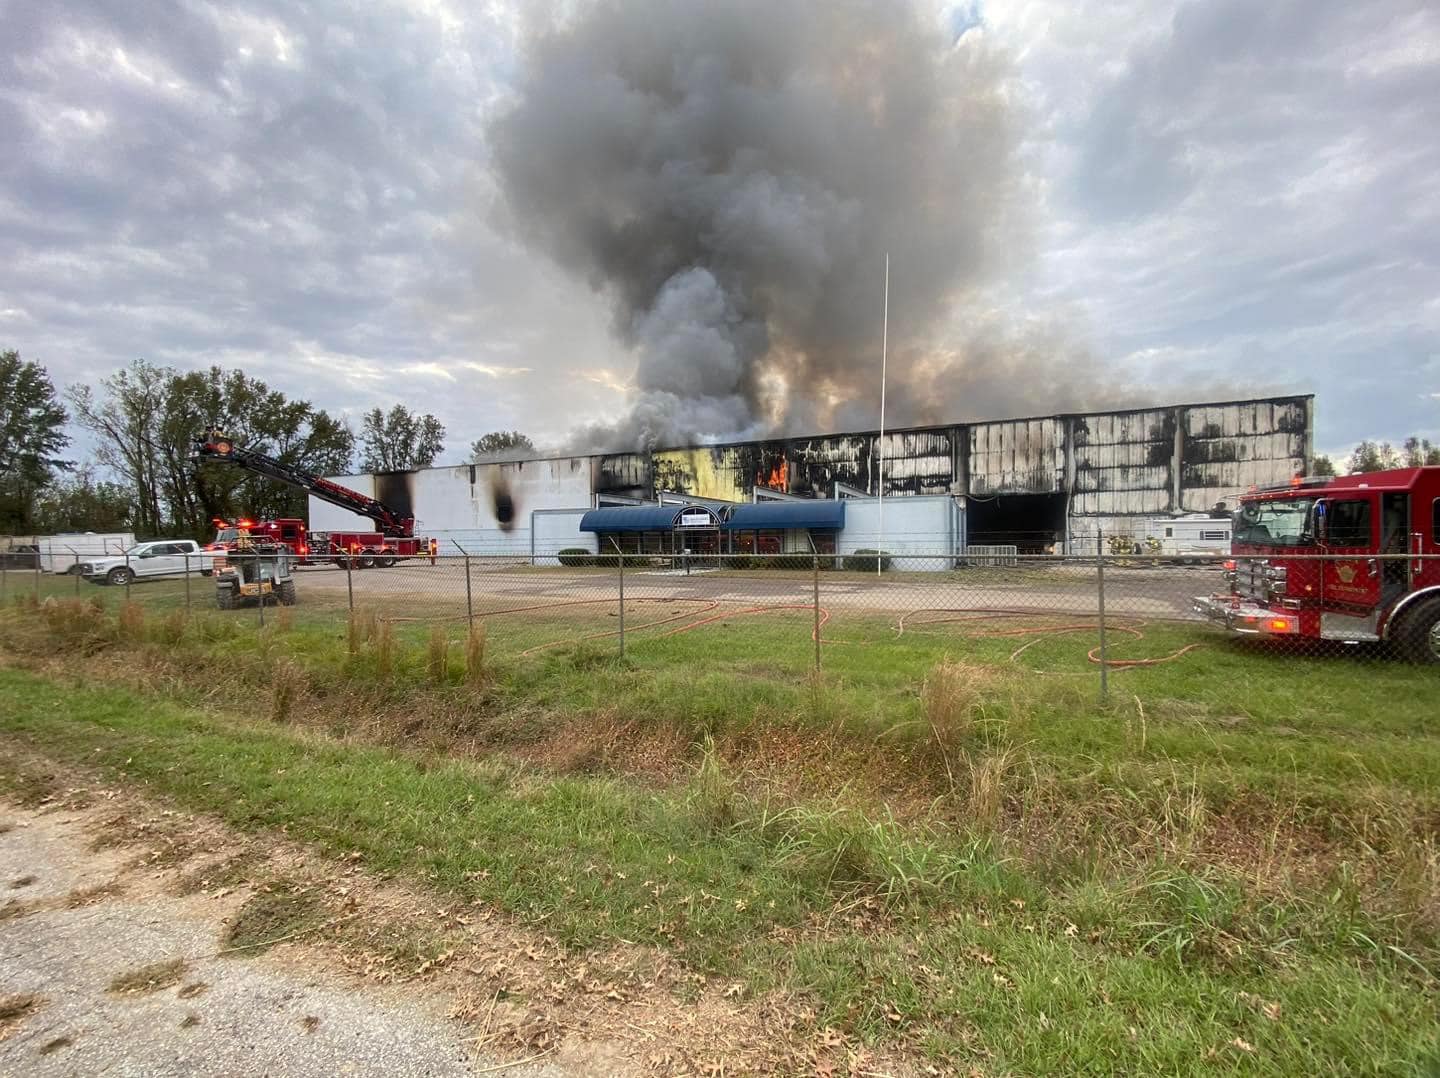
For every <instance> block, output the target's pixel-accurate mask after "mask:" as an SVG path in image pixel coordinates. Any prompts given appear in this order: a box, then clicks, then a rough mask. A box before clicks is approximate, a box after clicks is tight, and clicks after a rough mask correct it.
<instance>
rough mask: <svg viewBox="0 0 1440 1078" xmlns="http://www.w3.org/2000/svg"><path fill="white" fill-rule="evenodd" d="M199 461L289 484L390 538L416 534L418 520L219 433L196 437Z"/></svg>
mask: <svg viewBox="0 0 1440 1078" xmlns="http://www.w3.org/2000/svg"><path fill="white" fill-rule="evenodd" d="M195 460H196V461H201V462H203V461H220V462H222V463H225V464H233V465H235V466H236V467H238V468H244V469H246V470H247V471H251V472H255V473H256V474H258V475H263V476H266V477H268V478H270V479H275V480H278V481H279V482H281V483H289V484H290V485H291V486H292V487H299V488H300V489H301V490H303V491H305V492H306V493H308V494H311V495H313V496H314V497H316V498H319V499H320V500H321V501H325V502H329V503H330V504H331V505H337V506H339V507H340V508H341V509H348V510H349V511H350V512H352V513H358V514H359V515H360V516H362V517H369V518H370V519H371V520H373V521H374V522H375V523H376V525H377V527H378V529H379V530H380V531H381V532H382V533H383V534H384V535H385V536H387V537H389V538H396V539H409V538H413V537H414V535H415V518H414V517H407V516H402V515H401V514H399V513H397V512H396V511H395V510H393V509H391V508H390V507H389V506H388V505H386V504H385V503H384V502H380V501H376V500H375V499H374V498H371V497H367V496H366V495H364V494H361V493H360V492H359V491H358V490H351V489H350V488H349V487H342V486H341V485H340V484H339V483H332V482H331V481H330V480H328V479H326V478H325V477H324V476H322V475H316V474H315V473H314V472H307V471H306V470H305V469H304V468H297V467H296V466H295V465H293V464H286V463H284V462H283V461H280V460H277V459H276V458H274V457H272V456H269V455H268V454H265V453H261V452H258V451H257V450H254V449H246V448H245V447H244V446H242V445H236V444H235V442H234V440H233V439H231V438H229V437H227V436H226V435H225V434H222V433H221V432H220V431H218V430H212V431H207V432H206V433H204V434H201V435H198V436H197V437H196V438H195Z"/></svg>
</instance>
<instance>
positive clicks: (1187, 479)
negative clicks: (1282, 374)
mask: <svg viewBox="0 0 1440 1078" xmlns="http://www.w3.org/2000/svg"><path fill="white" fill-rule="evenodd" d="M1310 410H1311V401H1310V400H1309V399H1308V398H1304V397H1297V398H1292V399H1281V400H1268V401H1242V402H1240V403H1237V404H1225V405H1207V406H1201V407H1189V408H1182V409H1180V411H1181V413H1182V414H1183V427H1182V429H1183V431H1184V448H1183V451H1182V454H1181V465H1180V506H1181V509H1182V510H1184V511H1186V512H1206V511H1209V510H1211V509H1212V508H1213V507H1214V506H1215V505H1217V504H1218V503H1220V502H1224V503H1226V505H1227V506H1231V507H1233V505H1234V502H1235V499H1236V496H1237V495H1239V494H1242V493H1244V492H1245V491H1247V490H1249V489H1250V488H1251V487H1252V486H1268V485H1272V484H1275V483H1283V482H1285V481H1286V480H1288V479H1289V478H1290V476H1292V475H1294V474H1295V473H1297V472H1304V470H1305V468H1306V465H1307V462H1308V460H1309V458H1310V438H1311V433H1310V431H1311V416H1310Z"/></svg>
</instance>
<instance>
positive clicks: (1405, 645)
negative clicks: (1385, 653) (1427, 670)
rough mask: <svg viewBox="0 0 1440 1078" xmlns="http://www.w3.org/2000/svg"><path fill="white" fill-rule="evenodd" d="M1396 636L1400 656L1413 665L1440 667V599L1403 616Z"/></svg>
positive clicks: (1423, 604) (1424, 603) (1422, 604)
mask: <svg viewBox="0 0 1440 1078" xmlns="http://www.w3.org/2000/svg"><path fill="white" fill-rule="evenodd" d="M1397 630H1398V631H1397V632H1396V634H1395V643H1396V645H1397V646H1398V647H1399V649H1400V654H1401V655H1402V656H1404V658H1405V659H1406V660H1408V661H1409V662H1412V663H1419V664H1421V665H1424V666H1440V599H1431V600H1429V601H1428V602H1423V603H1421V604H1420V605H1419V606H1417V607H1416V608H1415V609H1414V610H1407V611H1405V613H1403V614H1402V615H1401V620H1400V624H1399V626H1398V627H1397Z"/></svg>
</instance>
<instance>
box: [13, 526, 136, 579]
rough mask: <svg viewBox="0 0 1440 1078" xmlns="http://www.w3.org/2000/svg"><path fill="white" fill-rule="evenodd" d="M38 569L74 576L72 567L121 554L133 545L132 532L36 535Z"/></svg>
mask: <svg viewBox="0 0 1440 1078" xmlns="http://www.w3.org/2000/svg"><path fill="white" fill-rule="evenodd" d="M35 545H36V546H37V547H39V549H40V568H41V570H42V571H44V572H47V573H61V574H63V573H73V572H75V571H76V570H75V567H76V566H77V565H80V564H81V563H82V562H85V561H89V560H91V559H93V558H105V557H113V556H114V555H116V554H124V553H125V551H127V550H129V549H130V548H131V547H132V546H134V545H135V533H134V532H66V533H63V534H61V535H39V536H36V537H35Z"/></svg>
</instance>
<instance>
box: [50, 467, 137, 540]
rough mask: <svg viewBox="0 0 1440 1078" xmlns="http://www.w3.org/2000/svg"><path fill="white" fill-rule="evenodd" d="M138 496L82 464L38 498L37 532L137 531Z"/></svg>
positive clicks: (51, 484)
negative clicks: (135, 504)
mask: <svg viewBox="0 0 1440 1078" xmlns="http://www.w3.org/2000/svg"><path fill="white" fill-rule="evenodd" d="M134 508H135V507H134V498H133V496H132V495H131V493H130V491H129V490H127V489H126V488H125V487H124V486H123V485H121V484H120V483H115V482H110V481H108V480H97V479H96V478H95V471H94V469H93V468H90V467H82V468H80V469H78V470H77V471H76V472H75V473H74V474H73V475H68V476H62V477H60V478H57V479H55V480H54V481H52V482H51V483H50V485H49V486H47V487H46V488H45V489H44V490H42V491H40V493H39V494H38V495H37V496H36V498H35V531H37V532H41V533H55V532H84V531H93V532H120V531H133V530H134V527H135V521H134V515H135V514H134Z"/></svg>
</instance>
